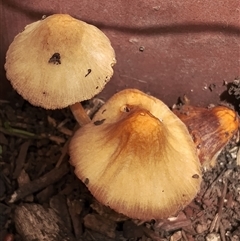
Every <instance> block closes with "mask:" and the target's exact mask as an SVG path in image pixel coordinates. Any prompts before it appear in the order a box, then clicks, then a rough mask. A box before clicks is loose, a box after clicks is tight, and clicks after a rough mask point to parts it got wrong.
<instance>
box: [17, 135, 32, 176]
mask: <svg viewBox="0 0 240 241" xmlns="http://www.w3.org/2000/svg"><path fill="white" fill-rule="evenodd" d="M29 145H30V140H28V141H26V142H24V143H23V144H22V145H21V148H20V152H19V154H18V157H17V160H16V167H15V170H14V173H13V178H14V179H16V178H18V177H19V175H20V173H21V171H22V168H23V166H24V162H25V159H26V155H27V151H28V147H29Z"/></svg>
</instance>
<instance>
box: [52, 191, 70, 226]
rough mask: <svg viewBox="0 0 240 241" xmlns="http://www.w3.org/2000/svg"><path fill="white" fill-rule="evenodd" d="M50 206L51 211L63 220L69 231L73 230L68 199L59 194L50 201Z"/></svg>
mask: <svg viewBox="0 0 240 241" xmlns="http://www.w3.org/2000/svg"><path fill="white" fill-rule="evenodd" d="M49 205H50V207H51V209H53V210H54V212H55V213H56V214H57V215H58V216H59V217H60V218H61V220H62V221H63V222H64V225H65V226H66V227H67V229H68V230H72V224H71V218H70V215H69V211H68V206H67V200H66V197H65V196H63V195H61V194H57V195H55V196H53V197H52V198H51V199H50V201H49Z"/></svg>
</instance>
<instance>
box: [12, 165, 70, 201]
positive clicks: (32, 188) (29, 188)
mask: <svg viewBox="0 0 240 241" xmlns="http://www.w3.org/2000/svg"><path fill="white" fill-rule="evenodd" d="M68 171H69V168H68V166H67V165H62V166H61V167H59V168H54V169H52V170H51V171H50V172H48V173H46V174H45V175H43V176H41V177H40V178H38V179H36V180H34V181H31V182H29V183H27V184H25V185H23V186H22V187H20V188H19V189H18V190H16V191H15V192H14V193H13V194H12V196H11V199H10V200H9V203H14V202H16V201H18V200H20V199H22V198H24V197H26V196H28V195H29V194H32V193H34V192H37V191H40V190H42V189H43V188H45V187H47V186H49V185H51V184H53V183H55V182H57V181H58V180H60V179H61V178H62V177H63V176H65V175H66V174H67V173H68Z"/></svg>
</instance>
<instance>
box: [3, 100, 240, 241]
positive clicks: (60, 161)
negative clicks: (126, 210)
mask: <svg viewBox="0 0 240 241" xmlns="http://www.w3.org/2000/svg"><path fill="white" fill-rule="evenodd" d="M101 104H102V102H101V101H100V100H98V99H93V100H91V101H89V102H86V103H85V108H86V110H87V111H88V113H89V115H90V116H91V115H93V114H94V112H95V111H96V110H97V109H98V108H99V106H100V105H101ZM74 128H76V122H75V120H74V119H73V117H72V114H71V112H70V110H69V109H68V108H65V109H63V110H55V111H49V110H44V109H41V108H38V107H33V106H31V105H30V104H29V103H28V102H26V101H24V100H23V99H22V98H21V97H19V96H17V97H15V99H13V100H12V102H7V101H1V102H0V165H1V167H0V170H1V171H0V201H1V203H0V240H3V241H24V240H26V241H30V240H48V241H51V240H55V241H57V240H72V241H78V240H79V241H98V240H99V241H100V240H101V241H105V240H106V241H111V240H116V241H128V240H129V241H130V240H131V241H137V240H138V241H151V240H154V241H167V240H170V241H178V240H179V241H181V240H182V241H186V240H189V241H192V240H197V241H202V240H209V241H210V240H222V241H225V240H226V241H230V240H231V241H239V240H240V154H239V151H238V149H239V137H238V136H235V137H234V138H233V140H232V141H231V142H230V143H229V144H228V145H227V147H226V148H225V149H224V150H223V151H222V153H221V154H220V155H219V157H218V162H217V165H216V166H215V167H214V168H212V169H209V170H204V176H203V182H202V186H201V190H200V192H199V194H198V195H197V197H196V198H195V199H194V200H193V201H192V202H191V203H190V204H189V205H188V206H187V207H186V208H185V209H184V210H182V211H181V212H180V213H179V214H178V216H177V217H172V218H169V219H166V220H158V221H151V222H141V221H140V220H132V219H129V218H127V217H125V216H123V215H120V214H117V213H115V212H114V211H113V210H111V209H109V208H108V207H105V206H102V205H101V204H100V203H98V202H97V201H96V200H95V199H94V198H93V197H92V195H91V194H90V193H89V191H88V190H87V188H86V187H85V185H84V184H83V183H82V182H81V181H80V180H78V179H77V178H76V176H75V175H74V170H73V168H72V167H71V166H70V165H69V163H68V160H69V157H68V155H67V144H68V140H69V139H70V138H71V135H72V134H73V130H74ZM179 185H180V184H179ZM126 188H127V187H126Z"/></svg>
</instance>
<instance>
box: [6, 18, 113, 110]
mask: <svg viewBox="0 0 240 241" xmlns="http://www.w3.org/2000/svg"><path fill="white" fill-rule="evenodd" d="M115 63H116V60H115V53H114V50H113V48H112V46H111V43H110V41H109V39H108V38H107V36H106V35H105V34H104V33H103V32H102V31H100V30H99V29H98V28H96V27H95V26H93V25H90V24H87V23H85V22H82V21H80V20H77V19H75V18H73V17H71V16H69V15H68V14H54V15H51V16H49V17H47V18H45V19H43V20H40V21H37V22H34V23H31V24H29V25H27V26H26V27H25V29H24V31H23V32H21V33H19V34H18V35H17V36H16V37H15V38H14V40H13V42H12V43H11V45H10V46H9V49H8V51H7V54H6V63H5V69H6V75H7V78H8V79H9V80H10V82H11V84H12V86H13V88H14V89H15V90H16V91H17V92H18V93H19V94H20V95H21V96H22V97H23V98H24V99H26V100H28V101H29V102H30V103H31V104H33V105H36V106H41V107H43V108H45V109H58V108H64V107H67V106H69V105H72V104H74V103H77V102H80V101H83V100H86V99H90V98H92V97H93V96H94V95H96V94H98V93H99V92H100V91H101V90H102V89H103V88H104V86H105V84H106V83H107V82H108V81H109V80H110V78H111V76H112V75H113V69H112V66H113V65H114V64H115Z"/></svg>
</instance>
